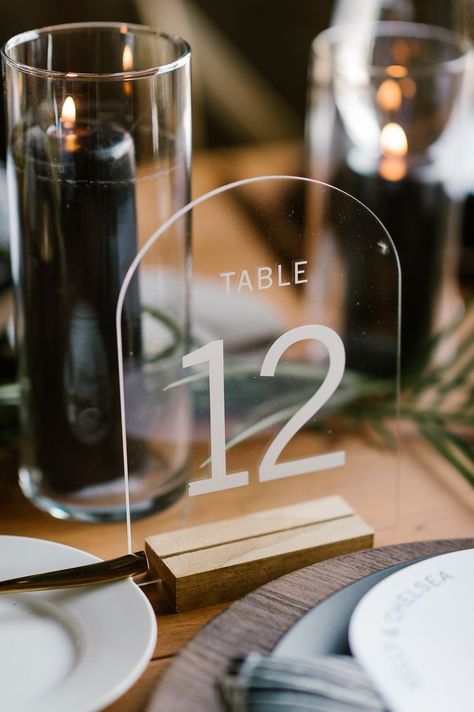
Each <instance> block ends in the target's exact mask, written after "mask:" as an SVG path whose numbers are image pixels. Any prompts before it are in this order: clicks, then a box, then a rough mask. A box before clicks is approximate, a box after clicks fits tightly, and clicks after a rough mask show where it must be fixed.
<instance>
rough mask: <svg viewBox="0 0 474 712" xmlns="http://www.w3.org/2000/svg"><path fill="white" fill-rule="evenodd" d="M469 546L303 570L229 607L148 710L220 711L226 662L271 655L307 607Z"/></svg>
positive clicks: (348, 559)
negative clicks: (399, 567)
mask: <svg viewBox="0 0 474 712" xmlns="http://www.w3.org/2000/svg"><path fill="white" fill-rule="evenodd" d="M473 547H474V539H452V540H441V541H429V542H417V543H412V544H399V545H396V546H388V547H384V548H381V549H369V550H367V551H362V552H357V553H355V554H348V555H347V556H341V557H339V558H337V559H332V560H329V561H324V562H322V563H320V564H314V565H312V566H308V567H306V568H304V569H300V570H299V571H295V572H293V573H291V574H287V575H286V576H282V577H281V578H279V579H276V580H275V581H271V582H270V583H268V584H265V586H262V587H261V588H258V589H257V590H256V591H253V592H252V593H249V594H248V595H247V596H244V598H242V599H241V600H239V601H236V602H235V603H233V604H232V605H231V606H230V607H229V608H228V609H227V610H225V611H223V612H222V613H221V614H220V615H218V616H217V617H216V618H215V619H214V620H213V621H211V623H209V624H208V625H207V626H206V627H205V628H203V630H202V631H201V632H200V633H198V635H196V636H195V637H194V638H193V640H192V641H191V642H190V643H189V644H188V645H187V646H186V647H185V648H184V649H183V651H182V652H181V653H180V655H179V656H178V657H177V658H176V660H175V661H174V662H173V664H172V665H171V666H170V668H169V669H168V671H167V672H166V674H165V675H164V677H163V679H162V680H161V683H160V685H159V687H158V688H157V690H156V691H155V693H154V694H153V695H152V697H151V700H150V704H149V707H148V712H161V710H167V712H189V710H193V712H220V710H221V709H222V707H221V705H220V701H219V696H218V693H217V690H216V680H217V678H218V677H219V675H220V674H221V673H222V672H223V671H224V670H225V669H226V667H227V666H228V664H229V661H230V660H231V658H233V657H235V656H237V655H245V654H247V653H249V652H251V651H258V652H260V653H263V654H268V653H271V652H272V651H273V650H274V648H275V646H276V645H277V643H278V642H279V641H280V639H281V638H282V636H283V635H284V634H285V633H286V632H287V631H288V630H289V629H290V628H291V627H292V626H293V625H294V624H295V623H296V622H297V621H298V620H299V619H300V618H301V617H302V616H303V615H304V614H305V613H307V611H309V610H310V609H311V608H313V607H314V606H315V605H316V604H318V603H319V602H321V601H322V600H323V599H325V598H327V597H328V596H330V595H331V594H333V593H336V592H337V591H339V590H340V589H341V588H343V587H345V586H348V585H349V584H351V583H353V582H355V581H358V580H359V579H361V578H364V577H365V576H368V575H370V574H373V573H375V572H377V571H382V570H383V569H386V568H388V567H391V566H394V565H396V564H400V563H402V562H406V561H410V560H412V559H419V558H422V557H425V556H433V555H436V554H444V553H447V552H449V551H456V550H459V549H470V548H473Z"/></svg>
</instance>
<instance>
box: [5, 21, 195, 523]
mask: <svg viewBox="0 0 474 712" xmlns="http://www.w3.org/2000/svg"><path fill="white" fill-rule="evenodd" d="M3 63H4V76H5V87H6V108H7V120H8V181H9V202H10V216H11V217H10V221H11V225H10V230H11V256H12V268H13V276H14V282H15V289H16V348H17V354H18V369H19V373H18V378H19V382H20V388H21V428H22V447H21V456H20V484H21V488H22V490H23V492H24V493H25V494H26V496H27V497H28V498H29V499H31V500H32V501H33V502H34V503H35V504H36V505H37V506H39V507H40V508H42V509H44V510H46V511H48V512H50V513H51V514H53V515H54V516H57V517H60V518H75V519H85V520H99V521H104V520H114V519H123V518H124V515H125V507H124V501H125V500H124V484H123V467H122V441H121V428H120V404H119V390H118V375H117V368H118V365H117V352H116V332H115V309H116V303H117V296H118V293H119V290H120V286H121V283H122V281H123V278H124V276H125V274H126V272H127V269H128V267H129V265H130V263H131V261H132V260H133V258H134V256H135V254H136V253H137V251H138V249H139V248H140V245H142V244H144V243H145V242H146V240H147V239H148V238H149V237H150V235H151V234H152V233H153V232H154V231H155V230H156V229H157V227H158V226H159V225H160V224H161V223H162V222H163V221H164V220H165V219H166V218H167V217H168V216H169V215H171V214H172V213H174V212H175V211H176V210H177V209H178V208H179V207H181V206H182V205H184V204H185V203H186V202H187V201H188V200H189V171H190V160H191V155H190V153H191V107H190V48H189V46H188V45H187V43H186V42H185V41H184V40H182V39H181V38H179V37H169V36H167V35H163V34H159V33H157V32H156V31H155V30H153V29H151V28H146V27H140V26H132V25H121V24H109V23H95V24H89V23H81V24H75V25H63V26H57V27H48V28H44V29H41V30H34V31H31V32H27V33H24V34H21V35H18V36H16V37H14V38H12V39H11V40H9V42H7V44H6V46H5V47H4V49H3ZM188 253H189V245H188V235H187V233H186V230H185V229H184V228H183V230H182V231H181V232H180V233H175V235H174V237H173V245H172V246H171V247H170V249H168V251H167V255H164V257H163V259H165V260H167V262H168V264H169V265H170V267H172V268H173V270H174V273H176V274H178V275H180V278H179V286H176V293H175V294H174V299H173V313H172V314H169V313H168V314H167V313H164V311H163V310H161V311H160V304H159V303H158V302H157V300H158V298H159V297H158V292H156V291H155V292H154V293H150V288H149V287H148V288H147V289H146V290H144V287H143V284H142V281H141V278H140V274H137V275H136V276H135V280H134V284H133V285H132V288H131V291H130V292H129V296H128V300H127V304H126V306H125V309H124V313H123V317H122V318H123V324H122V326H123V330H124V343H123V354H124V359H125V361H126V362H130V363H132V362H133V363H134V364H137V363H139V364H140V367H141V368H145V367H150V363H157V362H160V359H163V358H165V357H166V363H167V368H168V369H171V370H172V369H173V364H178V363H180V359H181V351H182V348H183V344H184V343H185V342H186V333H187V325H188V324H187V322H188V317H187V296H186V293H187V291H186V274H187V264H188ZM144 291H145V292H146V294H144ZM152 291H153V290H152ZM145 301H146V303H145ZM165 311H166V309H165ZM150 314H154V315H155V317H153V318H154V319H155V321H156V322H157V325H155V327H154V330H153V328H152V329H150V326H149V323H148V322H149V320H150V318H152V317H150ZM156 315H158V316H156ZM163 325H165V326H163ZM157 331H158V333H159V334H160V338H154V339H152V343H150V332H153V333H156V332H157ZM168 332H171V333H172V334H173V339H172V340H171V342H170V338H169V333H168ZM170 343H172V344H173V348H171V350H170ZM134 372H136V367H135V368H134ZM136 389H137V399H138V400H140V398H141V396H140V393H141V390H140V389H143V386H142V384H141V383H137V386H136ZM155 410H156V414H157V422H158V426H160V424H161V427H164V426H165V425H166V427H167V428H173V427H176V428H178V427H184V426H183V415H182V414H183V407H181V409H180V411H179V412H178V411H177V410H176V408H174V407H173V408H170V407H168V406H167V403H166V401H163V400H160V399H159V397H158V395H156V407H155ZM178 420H179V422H178ZM183 443H185V438H181V439H180V445H179V447H176V448H174V449H173V451H172V452H170V451H169V449H168V450H167V452H166V453H165V454H163V453H161V452H156V451H153V452H152V451H151V450H150V449H149V448H148V447H147V443H146V442H145V441H144V440H140V439H136V440H132V441H131V442H129V443H128V446H129V448H131V451H132V454H133V455H132V459H133V469H132V475H131V487H130V493H131V499H130V501H131V507H132V516H142V515H144V514H146V513H148V512H150V511H155V510H156V509H159V508H162V507H164V506H166V505H167V504H169V503H170V502H171V501H173V500H174V499H175V498H176V496H178V495H179V493H180V492H181V491H182V490H183V487H184V482H185V475H184V470H185V467H186V462H187V449H186V446H185V445H183Z"/></svg>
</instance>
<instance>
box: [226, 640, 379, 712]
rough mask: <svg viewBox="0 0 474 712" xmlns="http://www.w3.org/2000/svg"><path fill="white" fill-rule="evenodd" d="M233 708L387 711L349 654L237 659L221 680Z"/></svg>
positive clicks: (245, 711)
mask: <svg viewBox="0 0 474 712" xmlns="http://www.w3.org/2000/svg"><path fill="white" fill-rule="evenodd" d="M218 686H219V690H220V694H221V698H222V701H223V704H224V706H225V707H226V709H228V710H230V711H231V712H284V711H288V712H289V711H292V712H293V711H294V712H300V711H301V712H310V711H314V712H388V709H387V707H386V706H385V704H384V702H383V701H382V699H381V698H380V696H379V694H378V693H377V692H376V690H375V689H374V687H373V685H372V683H371V681H370V680H369V679H368V677H367V675H366V674H365V672H364V670H363V669H362V668H361V667H360V665H359V664H358V663H357V662H356V660H354V658H351V657H349V656H344V655H327V656H318V657H311V658H307V657H305V658H291V659H288V658H279V657H263V656H261V655H260V654H259V653H250V654H249V655H247V656H246V657H245V658H236V659H235V660H233V661H232V663H231V665H230V667H229V669H228V670H227V671H226V672H225V674H224V675H223V676H222V677H221V678H220V679H219V681H218Z"/></svg>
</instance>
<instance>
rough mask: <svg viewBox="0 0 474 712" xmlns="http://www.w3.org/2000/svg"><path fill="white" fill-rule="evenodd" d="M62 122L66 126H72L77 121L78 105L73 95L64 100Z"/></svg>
mask: <svg viewBox="0 0 474 712" xmlns="http://www.w3.org/2000/svg"><path fill="white" fill-rule="evenodd" d="M61 122H62V123H63V124H64V126H71V125H72V124H74V123H75V122H76V105H75V103H74V99H73V98H72V96H67V97H66V99H65V100H64V104H63V108H62V111H61Z"/></svg>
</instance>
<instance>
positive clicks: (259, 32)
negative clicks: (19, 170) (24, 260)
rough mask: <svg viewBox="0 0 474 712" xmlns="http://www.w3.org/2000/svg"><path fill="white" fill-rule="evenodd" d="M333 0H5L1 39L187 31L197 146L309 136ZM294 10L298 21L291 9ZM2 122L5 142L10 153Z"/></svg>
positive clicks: (2, 137)
mask: <svg viewBox="0 0 474 712" xmlns="http://www.w3.org/2000/svg"><path fill="white" fill-rule="evenodd" d="M333 4H334V2H333V0H317V2H311V1H310V0H296V2H292V3H291V4H289V3H288V0H274V1H273V2H271V3H269V2H266V1H265V0H226V2H217V0H100V2H95V1H94V0H79V1H78V2H75V3H64V2H63V1H62V0H61V1H60V0H44V2H41V3H38V2H35V0H26V1H25V2H24V3H22V8H21V12H19V11H18V7H17V6H16V5H15V4H14V3H7V2H3V3H2V5H3V7H2V23H1V29H0V41H1V43H2V44H4V43H5V42H6V40H7V39H8V38H9V37H11V36H12V35H15V34H17V33H19V32H22V31H24V30H29V29H32V28H35V27H44V26H47V25H53V24H58V23H66V22H81V21H87V20H96V21H106V20H112V21H124V22H129V23H131V22H138V23H144V24H149V25H152V26H154V27H157V28H158V29H160V30H162V31H164V32H168V33H176V34H180V35H182V36H183V37H184V38H185V39H186V40H188V42H189V43H190V44H191V46H192V50H193V92H194V106H193V109H194V145H195V146H222V145H230V144H238V143H246V142H253V141H270V140H277V139H282V138H288V137H298V136H300V137H302V135H303V126H304V114H305V101H306V80H307V63H308V54H309V47H310V43H311V40H312V39H313V38H314V36H315V35H316V34H317V33H318V32H320V31H321V30H322V29H324V28H325V27H327V25H328V23H329V21H330V17H331V12H332V9H333ZM290 7H291V22H289V19H288V11H289V8H290ZM4 133H5V132H4V127H3V112H2V128H1V141H2V152H3V154H4V150H5V149H4V146H5V138H4Z"/></svg>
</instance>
